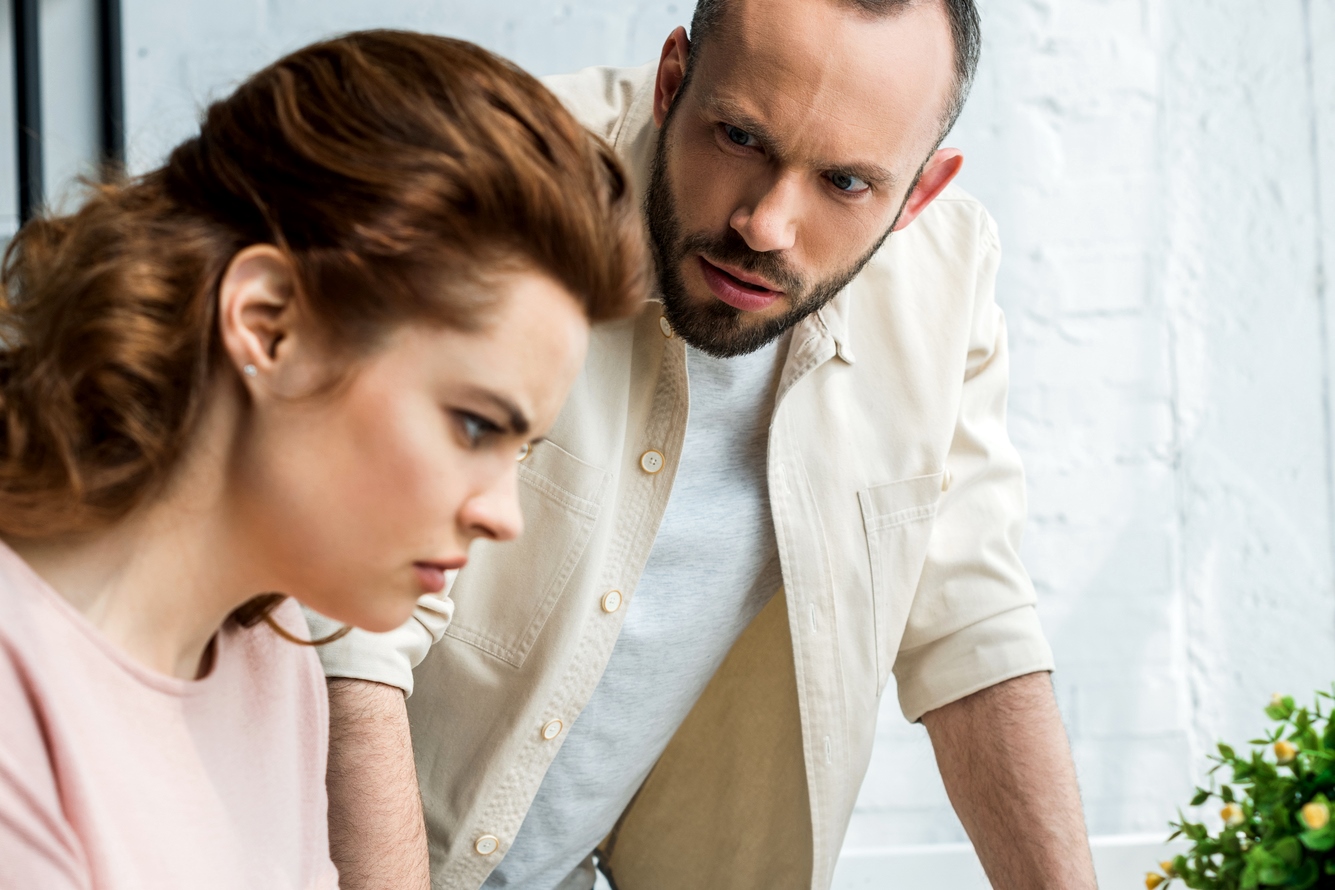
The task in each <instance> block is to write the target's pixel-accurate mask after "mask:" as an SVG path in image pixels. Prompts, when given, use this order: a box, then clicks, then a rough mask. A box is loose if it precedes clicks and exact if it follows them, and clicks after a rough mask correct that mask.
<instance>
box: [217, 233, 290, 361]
mask: <svg viewBox="0 0 1335 890" xmlns="http://www.w3.org/2000/svg"><path fill="white" fill-rule="evenodd" d="M294 283H295V276H294V271H293V269H292V263H291V261H289V260H288V258H287V257H286V256H284V255H283V254H282V252H281V251H279V250H278V248H276V247H274V246H273V245H272V244H253V245H251V246H250V247H247V248H245V249H244V250H242V251H240V252H239V253H237V255H236V256H234V257H232V261H231V262H230V263H228V264H227V269H226V271H224V272H223V277H222V283H221V284H220V285H219V286H218V330H219V333H220V334H221V336H222V343H223V349H224V350H225V351H226V353H227V356H228V358H229V359H231V362H232V365H233V367H235V368H236V371H237V372H238V373H239V374H241V375H243V379H258V378H261V377H263V378H264V379H269V378H270V377H271V376H272V375H273V373H274V371H275V370H276V368H277V366H278V364H279V362H280V360H281V358H282V357H283V356H284V355H285V354H286V353H287V351H288V347H289V345H290V343H291V338H292V334H293V324H294V321H295V318H294V316H295V315H296V311H295V306H294V304H293V300H292V295H293V289H294V288H293V285H294Z"/></svg>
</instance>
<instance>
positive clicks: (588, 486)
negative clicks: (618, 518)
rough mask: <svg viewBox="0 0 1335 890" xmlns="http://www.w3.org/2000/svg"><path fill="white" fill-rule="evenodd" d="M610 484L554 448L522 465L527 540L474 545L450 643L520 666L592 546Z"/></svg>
mask: <svg viewBox="0 0 1335 890" xmlns="http://www.w3.org/2000/svg"><path fill="white" fill-rule="evenodd" d="M607 480H608V475H607V473H605V472H604V471H603V470H600V469H598V468H597V467H594V466H591V465H589V464H586V463H584V462H583V461H582V460H580V459H579V458H577V457H575V456H574V455H573V454H570V453H569V452H568V451H564V450H562V449H561V448H560V447H559V446H557V445H555V444H553V443H552V442H550V441H546V442H541V443H539V444H538V445H535V446H534V447H533V450H532V451H531V452H530V453H529V455H528V457H527V458H525V459H524V461H523V463H521V464H520V465H519V505H520V507H521V508H522V509H523V513H524V533H523V534H522V535H521V536H520V537H519V539H518V540H515V541H507V542H505V543H496V542H494V541H478V542H476V543H474V544H473V548H472V551H471V552H470V554H469V561H468V566H467V567H466V568H465V569H464V570H463V571H461V572H460V573H459V577H458V579H457V580H456V581H455V583H454V586H453V587H451V589H450V598H451V599H452V600H454V604H455V606H454V620H453V621H452V622H451V623H450V626H449V628H448V629H447V630H446V631H445V634H446V636H450V637H454V638H455V639H457V640H460V641H462V642H465V643H468V644H469V645H471V646H476V647H477V648H478V649H481V650H482V651H484V652H488V653H490V654H491V655H494V656H496V657H497V658H499V659H501V660H502V661H506V662H508V663H510V664H512V665H514V666H515V667H519V666H521V665H523V663H524V659H525V658H527V657H528V653H529V650H530V649H532V648H533V644H534V642H536V641H537V639H538V634H539V633H541V632H542V627H543V625H544V624H545V623H546V622H547V618H548V616H550V615H551V612H552V609H553V608H554V607H555V606H556V603H557V601H558V600H560V598H561V593H562V591H564V590H565V587H566V584H567V583H568V582H569V580H570V575H571V573H572V572H573V571H574V570H575V566H576V565H577V564H578V563H579V560H580V557H581V556H582V555H583V553H584V548H585V547H586V546H587V545H588V543H589V536H590V534H592V532H593V527H594V523H595V522H596V521H597V519H598V511H599V508H600V507H601V504H602V500H603V492H604V490H605V489H606V487H607Z"/></svg>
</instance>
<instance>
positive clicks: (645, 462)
mask: <svg viewBox="0 0 1335 890" xmlns="http://www.w3.org/2000/svg"><path fill="white" fill-rule="evenodd" d="M640 469H642V470H644V471H645V472H646V473H649V474H650V475H652V474H654V473H657V472H658V471H659V470H661V469H663V452H661V451H646V452H645V453H644V454H641V455H640Z"/></svg>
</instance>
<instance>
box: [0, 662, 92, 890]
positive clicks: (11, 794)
mask: <svg viewBox="0 0 1335 890" xmlns="http://www.w3.org/2000/svg"><path fill="white" fill-rule="evenodd" d="M0 715H3V717H0V721H2V722H0V887H5V888H9V887H15V888H18V887H33V888H37V887H40V888H42V890H76V888H77V890H87V888H90V887H91V886H92V884H91V880H90V878H89V875H88V869H87V866H86V864H85V862H84V858H83V855H82V852H81V848H80V846H79V844H78V840H77V838H76V837H75V835H74V830H73V828H72V827H71V826H70V824H69V822H68V821H66V819H65V816H64V811H63V809H62V807H61V804H60V795H59V792H58V791H57V789H56V781H55V777H54V775H53V773H52V769H51V759H50V756H49V755H48V753H47V750H46V743H45V741H44V735H43V732H42V728H41V720H40V717H39V715H38V711H37V708H36V706H35V697H34V695H33V693H32V690H31V689H29V688H28V686H27V684H26V683H25V682H24V681H23V676H22V672H21V671H20V670H19V669H18V666H17V664H16V661H15V658H14V657H13V653H12V652H11V651H10V650H9V649H8V647H6V646H5V643H4V640H3V639H0Z"/></svg>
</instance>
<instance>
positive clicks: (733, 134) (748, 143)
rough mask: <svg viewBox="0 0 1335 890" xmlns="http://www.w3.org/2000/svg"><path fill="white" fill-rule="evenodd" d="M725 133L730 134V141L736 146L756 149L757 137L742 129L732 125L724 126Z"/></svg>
mask: <svg viewBox="0 0 1335 890" xmlns="http://www.w3.org/2000/svg"><path fill="white" fill-rule="evenodd" d="M723 132H725V133H727V134H728V139H729V140H731V141H732V142H733V143H735V144H736V145H740V146H742V147H744V148H755V147H756V145H757V144H758V143H757V142H756V137H754V136H752V135H751V134H750V133H748V132H746V131H745V130H743V129H741V128H740V127H734V126H733V125H732V124H724V125H723Z"/></svg>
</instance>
